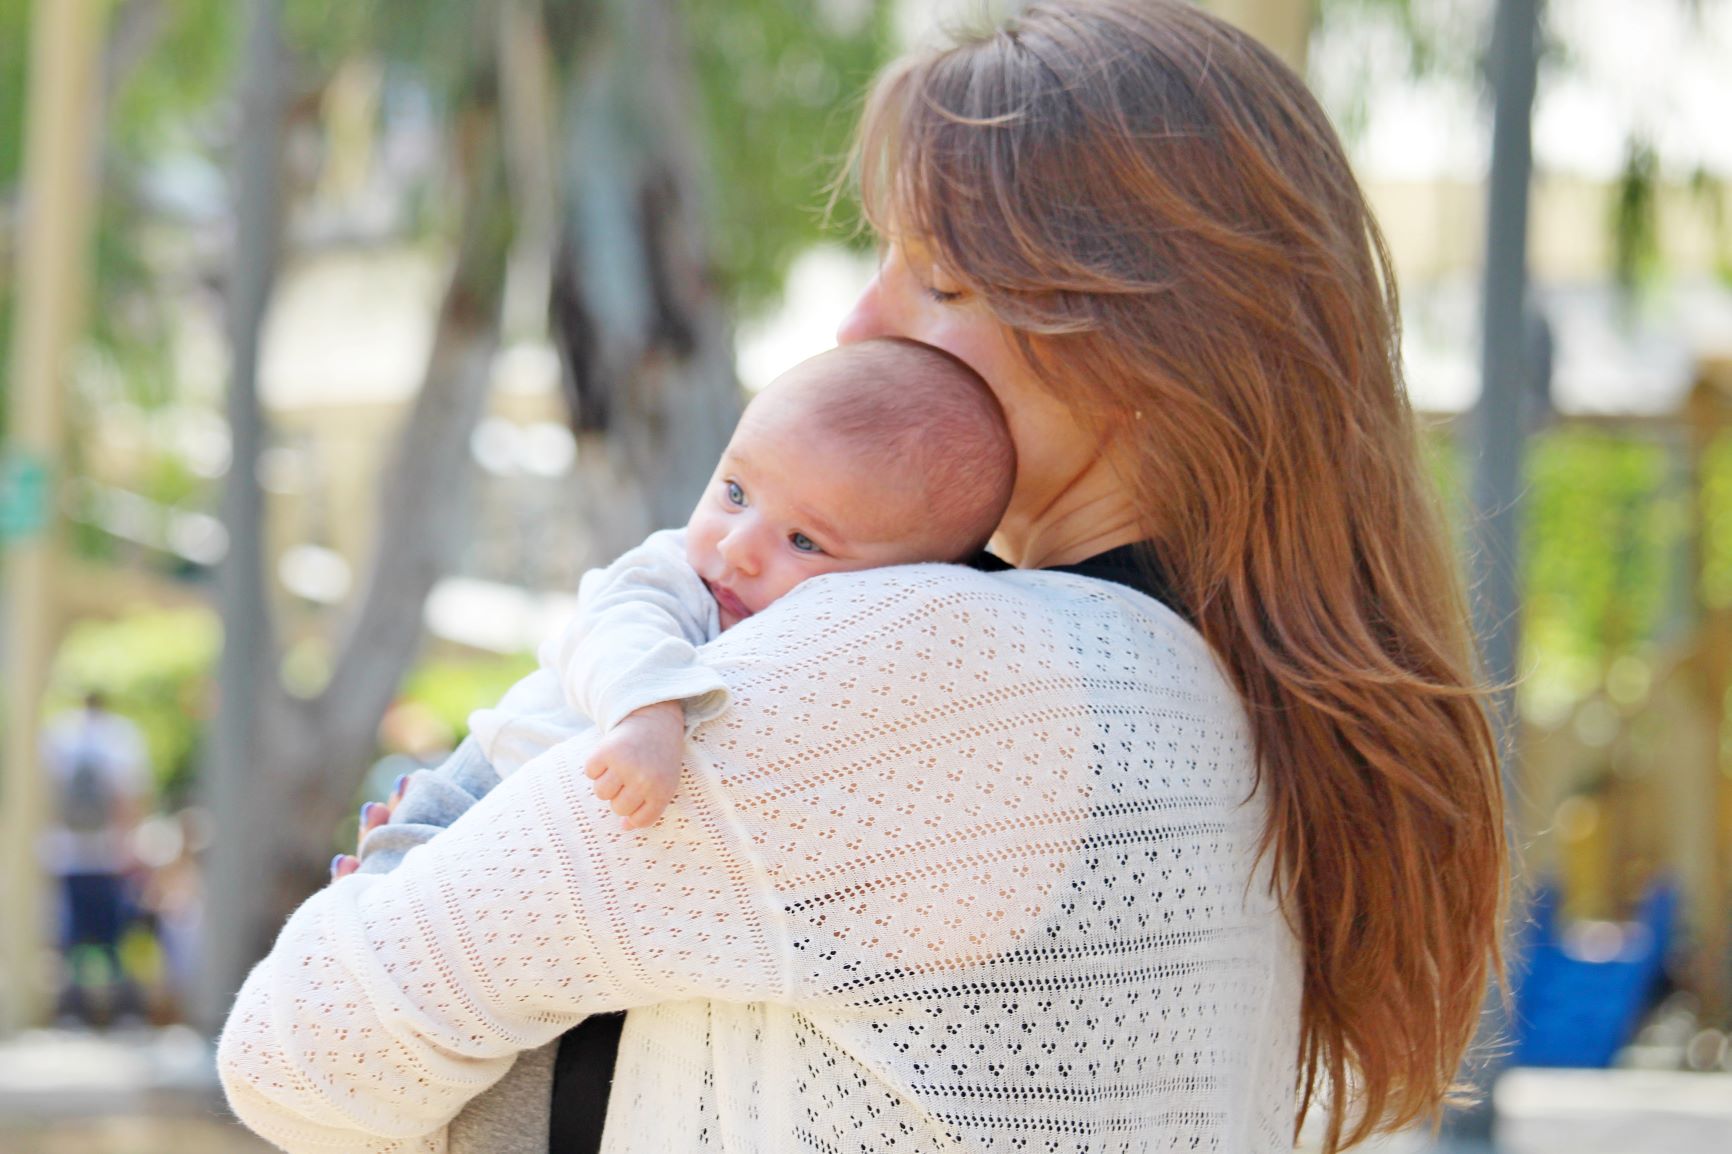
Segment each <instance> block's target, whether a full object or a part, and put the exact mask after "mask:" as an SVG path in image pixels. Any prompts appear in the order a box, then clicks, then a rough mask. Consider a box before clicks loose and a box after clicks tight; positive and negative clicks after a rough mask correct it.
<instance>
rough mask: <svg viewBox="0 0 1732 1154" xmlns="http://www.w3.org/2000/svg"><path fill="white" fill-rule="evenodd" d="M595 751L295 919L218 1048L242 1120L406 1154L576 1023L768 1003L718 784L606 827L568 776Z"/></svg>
mask: <svg viewBox="0 0 1732 1154" xmlns="http://www.w3.org/2000/svg"><path fill="white" fill-rule="evenodd" d="M593 740H594V734H593V733H589V734H585V735H583V736H581V737H579V738H575V739H573V740H572V741H571V742H568V743H566V744H565V745H562V746H559V747H556V748H555V749H554V750H552V751H550V752H549V753H548V754H547V755H545V756H544V757H542V758H538V759H537V760H536V761H535V762H533V763H532V764H531V765H529V766H527V767H525V768H524V769H523V770H522V771H521V772H519V773H517V774H514V775H512V776H511V777H510V778H507V779H506V780H505V781H504V782H503V783H502V784H501V785H500V786H499V787H498V788H496V789H494V790H493V791H492V792H491V793H489V794H488V795H487V796H486V797H485V798H483V799H482V800H481V801H480V802H478V803H477V804H476V805H475V807H474V808H473V809H471V810H470V811H469V812H468V813H466V814H465V815H464V816H463V817H462V818H461V819H460V820H459V821H457V822H456V823H455V824H454V825H452V826H451V828H450V829H448V830H446V831H445V832H444V833H442V834H441V835H440V836H439V837H438V838H437V839H435V840H433V841H431V842H429V843H428V844H427V845H426V846H424V847H423V849H422V850H421V851H419V852H417V853H415V854H413V855H411V856H410V857H408V858H406V859H405V860H404V861H403V863H402V865H401V866H400V867H399V868H398V869H397V870H395V871H394V872H392V873H389V874H384V875H359V876H354V877H349V878H344V879H342V880H340V881H338V882H335V883H333V884H332V885H331V886H329V887H328V888H326V889H325V890H322V891H320V892H319V893H317V894H315V895H314V896H313V897H312V898H310V899H308V901H307V902H306V903H305V904H304V905H303V906H302V907H301V908H300V909H299V910H298V911H296V913H295V914H294V916H293V917H291V918H290V919H289V922H288V924H287V926H285V927H284V929H283V932H282V935H281V936H280V937H279V939H278V941H277V943H276V945H275V946H274V947H273V949H272V951H271V953H270V955H269V956H268V957H266V958H265V959H264V960H263V961H262V962H260V963H259V965H258V966H257V967H256V968H255V969H254V971H253V972H252V974H251V975H250V976H249V977H248V979H247V981H246V984H245V985H244V986H243V987H242V989H241V992H240V994H239V995H238V996H237V999H236V1003H235V1007H234V1009H233V1011H232V1013H231V1015H230V1017H229V1021H228V1023H227V1025H226V1027H225V1029H224V1031H223V1035H222V1039H221V1042H220V1045H219V1052H218V1064H219V1069H220V1071H221V1074H222V1078H223V1084H224V1087H225V1089H226V1090H227V1092H228V1094H229V1100H230V1104H231V1105H232V1106H233V1108H234V1110H235V1112H236V1114H237V1115H239V1116H240V1117H241V1119H242V1120H243V1121H245V1122H246V1123H247V1124H248V1125H249V1126H251V1127H252V1128H253V1129H255V1130H257V1131H258V1132H259V1133H260V1134H262V1135H264V1136H265V1137H266V1138H268V1139H270V1140H271V1141H273V1142H276V1143H277V1144H278V1145H280V1146H282V1147H284V1148H285V1149H287V1150H290V1151H302V1150H306V1151H314V1150H344V1151H388V1150H399V1149H415V1148H417V1147H414V1146H401V1145H399V1143H400V1142H402V1141H404V1140H409V1139H416V1138H418V1137H419V1136H421V1135H425V1134H429V1133H432V1132H434V1131H436V1130H439V1129H440V1128H442V1127H443V1126H444V1125H445V1124H446V1123H447V1122H448V1121H449V1120H450V1119H451V1117H452V1116H453V1115H455V1114H456V1112H457V1111H458V1110H459V1109H460V1108H461V1107H462V1106H463V1104H464V1103H465V1102H467V1101H468V1100H469V1099H470V1098H472V1097H473V1096H474V1095H476V1094H477V1093H479V1092H481V1091H482V1090H485V1089H486V1088H487V1087H489V1086H491V1085H492V1084H493V1083H494V1082H495V1081H496V1080H497V1079H498V1078H499V1077H500V1076H501V1075H502V1074H503V1073H504V1072H505V1070H506V1069H507V1068H508V1067H509V1065H510V1063H511V1060H512V1058H513V1056H515V1055H516V1054H517V1053H518V1052H519V1051H522V1050H526V1049H531V1048H534V1047H536V1046H539V1045H542V1044H543V1043H545V1042H547V1041H549V1040H551V1039H553V1038H555V1037H557V1036H558V1035H559V1034H561V1033H562V1032H564V1031H565V1030H566V1029H567V1028H569V1027H570V1026H572V1025H573V1024H575V1023H576V1022H578V1021H579V1020H581V1019H582V1018H583V1017H585V1016H587V1015H589V1014H591V1013H596V1012H600V1011H604V1010H614V1009H624V1008H629V1007H631V1006H639V1005H646V1004H651V1003H654V1002H657V1001H662V1000H667V999H672V998H682V997H703V996H712V997H728V998H739V999H745V1000H750V999H754V998H773V997H775V996H777V995H778V994H779V993H780V966H779V964H777V962H776V960H775V959H776V958H777V957H778V956H779V955H780V953H781V952H782V951H781V946H780V943H779V942H778V941H777V940H776V937H775V933H776V922H775V911H774V910H773V909H771V908H769V905H768V903H767V900H766V897H767V895H766V893H765V890H764V887H762V886H761V885H758V884H755V883H754V881H753V876H754V870H753V867H752V866H751V864H750V863H749V862H748V861H746V860H744V858H743V856H742V854H741V852H740V847H739V845H738V837H737V835H736V834H735V833H734V831H733V828H732V820H731V818H730V817H729V815H728V814H727V812H726V808H725V805H724V804H723V803H722V800H721V798H720V797H719V796H718V794H717V793H716V791H715V790H713V789H706V788H701V783H700V787H695V788H693V789H691V790H688V791H686V793H685V794H682V797H681V799H680V801H679V802H677V803H676V805H675V806H674V807H673V809H672V810H671V811H670V812H669V814H668V816H667V817H666V818H665V819H664V820H663V821H662V822H661V823H659V824H658V825H657V826H656V827H655V828H654V829H653V830H648V831H640V832H636V833H629V834H628V833H625V832H623V831H621V830H619V829H618V828H617V823H616V822H614V821H610V820H608V818H609V811H608V809H607V807H606V805H605V803H603V802H600V801H598V800H597V799H596V798H595V797H594V795H593V792H592V791H591V789H590V787H589V782H588V781H587V780H586V779H585V778H584V777H583V776H582V774H581V773H580V772H578V770H577V766H578V765H580V764H581V762H582V759H583V757H584V755H585V753H586V752H587V748H588V746H589V745H590V744H591V743H592V742H593ZM674 879H678V883H679V884H677V885H675V884H670V883H671V882H672V881H673V880H674Z"/></svg>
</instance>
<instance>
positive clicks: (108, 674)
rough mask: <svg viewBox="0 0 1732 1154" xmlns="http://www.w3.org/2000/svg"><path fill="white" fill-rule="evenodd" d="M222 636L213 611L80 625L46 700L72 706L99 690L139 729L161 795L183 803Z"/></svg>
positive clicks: (69, 638)
mask: <svg viewBox="0 0 1732 1154" xmlns="http://www.w3.org/2000/svg"><path fill="white" fill-rule="evenodd" d="M221 637H222V627H221V625H220V624H219V623H218V621H217V617H216V614H214V613H212V612H210V611H209V610H205V609H176V610H166V611H164V610H156V611H151V612H145V613H137V614H132V615H129V616H125V617H120V618H117V619H115V620H112V621H81V622H78V623H77V624H75V625H74V626H73V627H72V629H71V630H70V631H69V632H68V634H67V636H66V640H65V642H64V643H63V644H62V645H61V647H60V652H59V654H58V655H57V656H56V657H55V661H54V669H53V673H52V675H51V681H50V688H49V695H48V705H49V707H50V708H51V709H55V710H58V709H67V708H72V707H73V706H75V705H76V704H77V703H78V701H79V700H80V699H81V698H82V697H83V695H84V694H85V693H86V692H88V691H90V690H92V689H98V690H101V691H102V692H103V693H104V694H106V695H107V696H108V699H109V704H110V706H111V707H112V708H113V709H114V710H115V711H116V712H117V713H122V714H125V715H126V716H127V717H130V718H131V719H132V720H133V721H135V722H136V723H137V724H138V726H139V728H141V729H142V730H143V731H144V736H145V742H146V744H147V746H148V748H149V750H150V760H151V768H152V771H153V772H154V773H155V775H156V781H157V786H158V790H159V792H160V794H161V795H162V796H164V797H165V798H167V799H169V800H170V801H179V800H184V798H185V795H186V793H187V791H188V790H189V789H190V788H191V784H192V782H193V780H194V774H195V772H196V769H197V764H196V763H197V760H198V746H199V736H200V732H201V730H202V728H203V724H204V722H203V716H202V715H203V713H204V710H205V708H206V702H207V701H208V699H209V696H210V693H209V688H210V686H209V683H210V677H211V674H212V672H213V671H214V670H215V668H216V658H217V651H218V649H219V647H220V645H221Z"/></svg>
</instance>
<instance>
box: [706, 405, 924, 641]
mask: <svg viewBox="0 0 1732 1154" xmlns="http://www.w3.org/2000/svg"><path fill="white" fill-rule="evenodd" d="M925 530H926V519H925V518H923V517H922V515H921V509H920V497H919V494H918V493H917V492H916V491H915V490H914V489H913V488H911V487H909V486H906V485H900V486H899V485H897V484H896V483H895V481H894V479H891V478H886V477H884V476H883V475H882V474H881V472H880V473H877V474H875V473H874V471H873V470H872V469H871V467H870V466H869V464H868V463H867V461H866V454H863V453H861V452H860V451H859V450H858V448H857V447H855V446H850V445H849V444H847V442H846V440H845V439H844V438H842V437H840V436H837V435H834V434H830V433H826V432H820V431H817V430H814V429H813V428H811V427H810V426H809V424H807V423H805V422H803V421H802V420H801V414H800V413H799V412H798V411H797V406H790V405H786V404H782V403H780V401H779V400H778V398H776V397H774V396H773V395H772V394H771V393H766V394H765V395H763V396H761V397H759V398H758V399H757V401H756V402H754V403H753V405H752V408H751V410H750V411H749V412H748V413H747V414H746V416H745V417H744V418H743V419H742V420H741V421H740V427H739V428H738V429H737V430H736V431H735V433H734V439H733V440H732V441H730V442H729V443H728V447H727V449H726V451H724V452H723V453H722V460H721V463H720V464H719V465H717V466H716V473H715V476H713V477H711V478H710V484H709V488H708V489H707V490H705V492H704V496H703V499H702V500H700V501H699V502H698V506H697V508H696V509H694V510H693V511H692V519H691V520H690V521H689V522H688V523H687V524H686V559H687V560H688V561H689V562H690V563H691V566H692V568H693V569H695V570H697V572H698V576H700V577H702V578H703V579H704V584H706V585H707V586H709V589H710V593H711V594H712V595H713V596H714V597H715V599H716V605H717V606H718V608H719V609H720V610H721V625H722V628H723V629H731V628H732V627H734V626H735V625H738V624H739V623H740V622H741V621H743V620H745V619H746V618H747V617H750V616H751V615H752V614H754V613H757V612H759V611H760V610H762V609H764V608H765V607H766V606H768V605H770V604H771V603H773V602H774V601H775V600H776V599H777V598H779V597H781V596H782V595H783V594H785V593H787V592H788V591H789V590H791V589H792V588H794V586H796V585H798V584H799V583H800V582H802V581H804V580H806V578H808V577H815V576H817V575H818V574H820V573H843V572H847V571H849V570H854V569H871V568H875V567H877V566H879V565H900V564H906V563H908V562H912V561H935V560H942V559H943V558H942V557H939V556H934V555H933V546H932V545H931V544H930V539H931V536H932V534H930V533H929V532H926V531H925Z"/></svg>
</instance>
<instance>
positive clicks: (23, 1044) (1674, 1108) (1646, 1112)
mask: <svg viewBox="0 0 1732 1154" xmlns="http://www.w3.org/2000/svg"><path fill="white" fill-rule="evenodd" d="M1496 1101H1497V1104H1498V1108H1499V1116H1500V1122H1499V1128H1498V1145H1497V1147H1496V1150H1495V1154H1732V1074H1679V1073H1666V1072H1657V1071H1639V1070H1515V1071H1511V1072H1510V1073H1509V1074H1507V1075H1506V1076H1505V1077H1504V1079H1503V1081H1502V1082H1501V1083H1500V1084H1499V1086H1498V1092H1497V1097H1496ZM269 1150H270V1147H268V1146H266V1145H265V1144H264V1143H261V1142H259V1141H258V1140H257V1139H256V1138H253V1137H251V1136H250V1135H248V1134H247V1133H246V1132H245V1131H244V1130H242V1129H240V1128H239V1127H238V1126H236V1125H235V1124H234V1123H233V1122H232V1121H230V1120H228V1119H227V1117H226V1115H225V1113H224V1111H223V1109H222V1102H221V1098H220V1096H219V1095H218V1094H217V1092H216V1088H215V1078H214V1072H213V1070H212V1068H211V1059H210V1047H209V1045H208V1044H207V1043H206V1042H205V1041H204V1039H202V1038H200V1037H199V1036H198V1035H197V1034H194V1033H193V1032H192V1031H190V1030H187V1029H184V1028H180V1029H168V1030H135V1031H116V1032H113V1033H110V1034H106V1035H101V1036H98V1035H90V1034H81V1033H74V1032H69V1031H54V1030H40V1031H33V1032H31V1033H27V1034H22V1035H18V1036H17V1037H14V1038H10V1039H5V1040H0V1151H4V1152H5V1154H267V1152H268V1151H269ZM1433 1151H1437V1152H1438V1154H1442V1152H1441V1151H1438V1148H1437V1147H1434V1146H1433V1145H1432V1144H1431V1143H1430V1142H1429V1141H1427V1140H1426V1139H1425V1138H1424V1137H1421V1136H1404V1137H1401V1138H1396V1139H1391V1140H1388V1141H1385V1142H1383V1143H1380V1144H1378V1145H1377V1146H1376V1147H1374V1148H1373V1147H1368V1148H1366V1150H1365V1154H1427V1152H1433ZM1451 1154H1468V1152H1466V1151H1460V1150H1458V1151H1453V1152H1451ZM1487 1154H1490V1152H1487Z"/></svg>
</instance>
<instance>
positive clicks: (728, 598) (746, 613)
mask: <svg viewBox="0 0 1732 1154" xmlns="http://www.w3.org/2000/svg"><path fill="white" fill-rule="evenodd" d="M704 584H705V585H706V586H708V587H709V590H710V596H711V597H714V598H715V599H716V604H717V605H719V606H721V607H722V608H723V609H724V610H726V611H727V612H728V614H729V615H730V616H733V617H736V618H738V619H739V620H741V621H744V620H745V619H746V618H748V617H750V616H751V615H752V611H751V610H750V609H748V608H746V603H745V602H744V601H741V600H740V599H739V597H738V596H736V595H735V593H734V591H733V590H732V589H729V588H728V587H727V586H726V585H718V584H716V583H715V582H714V581H705V582H704Z"/></svg>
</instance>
